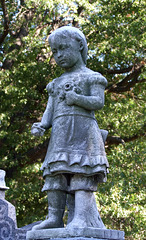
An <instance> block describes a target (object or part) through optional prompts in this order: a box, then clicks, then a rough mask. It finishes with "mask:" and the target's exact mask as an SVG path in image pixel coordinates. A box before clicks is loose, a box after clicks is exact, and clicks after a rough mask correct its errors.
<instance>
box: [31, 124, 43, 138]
mask: <svg viewBox="0 0 146 240" xmlns="http://www.w3.org/2000/svg"><path fill="white" fill-rule="evenodd" d="M44 132H45V129H44V128H43V127H42V126H41V123H40V122H38V123H34V124H33V125H32V127H31V134H32V135H34V136H43V135H44Z"/></svg>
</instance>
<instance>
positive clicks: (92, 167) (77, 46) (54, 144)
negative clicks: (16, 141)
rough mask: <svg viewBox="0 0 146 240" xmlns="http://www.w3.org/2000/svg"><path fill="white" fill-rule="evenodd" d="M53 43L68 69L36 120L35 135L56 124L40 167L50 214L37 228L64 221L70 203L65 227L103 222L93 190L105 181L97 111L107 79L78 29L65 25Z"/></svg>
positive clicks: (52, 84)
mask: <svg viewBox="0 0 146 240" xmlns="http://www.w3.org/2000/svg"><path fill="white" fill-rule="evenodd" d="M49 44H50V46H51V50H52V52H53V55H54V59H55V61H56V63H57V64H58V65H59V66H60V67H61V68H63V69H64V70H65V72H64V73H63V74H62V75H61V76H60V77H58V78H56V79H54V80H53V81H52V82H50V83H49V84H48V85H47V91H48V94H49V100H48V104H47V107H46V110H45V112H44V114H43V117H42V120H41V122H39V123H34V124H33V126H32V134H33V135H35V136H40V135H43V133H44V131H45V130H46V129H49V128H51V127H52V131H51V138H50V142H49V146H48V150H47V153H46V157H45V160H44V163H43V165H42V167H41V170H43V176H44V179H45V184H44V186H43V189H42V191H47V195H48V205H49V208H48V211H49V215H48V218H47V219H46V220H44V221H42V222H41V223H40V224H39V225H37V226H35V227H34V228H33V230H34V229H35V230H39V229H46V228H60V227H63V226H64V224H63V214H64V210H65V205H66V204H67V206H68V209H69V214H68V222H67V228H75V227H80V228H85V227H95V228H105V226H104V224H103V222H102V220H101V218H100V216H99V213H98V210H97V207H96V202H95V197H94V193H93V192H95V191H97V184H98V183H100V182H105V181H106V176H107V172H108V167H109V165H108V161H107V158H106V154H105V149H104V141H105V139H106V135H107V131H105V130H100V129H99V127H98V124H97V121H96V119H95V116H94V111H95V110H99V109H101V108H102V107H103V105H104V90H105V87H106V85H107V80H106V79H105V78H104V77H103V76H102V75H101V74H100V73H98V72H94V71H92V70H90V69H88V68H87V67H86V59H87V51H88V48H87V43H86V39H85V36H84V35H83V33H82V32H81V31H80V30H79V29H77V28H74V27H69V26H65V27H61V28H59V29H57V30H55V31H54V32H53V33H52V34H51V35H50V37H49ZM66 196H67V199H66Z"/></svg>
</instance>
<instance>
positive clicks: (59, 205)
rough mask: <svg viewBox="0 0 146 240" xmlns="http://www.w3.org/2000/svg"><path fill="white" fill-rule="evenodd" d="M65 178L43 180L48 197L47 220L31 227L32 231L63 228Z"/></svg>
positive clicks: (57, 177) (59, 176) (56, 177)
mask: <svg viewBox="0 0 146 240" xmlns="http://www.w3.org/2000/svg"><path fill="white" fill-rule="evenodd" d="M66 186H67V184H66V178H65V177H64V176H62V175H58V176H54V177H50V176H47V177H46V179H45V185H44V187H43V190H44V191H47V196H48V218H47V219H46V220H44V221H43V222H41V223H40V224H39V225H36V226H34V227H33V229H32V230H39V229H47V228H61V227H64V224H63V215H64V211H65V205H66V191H65V188H66Z"/></svg>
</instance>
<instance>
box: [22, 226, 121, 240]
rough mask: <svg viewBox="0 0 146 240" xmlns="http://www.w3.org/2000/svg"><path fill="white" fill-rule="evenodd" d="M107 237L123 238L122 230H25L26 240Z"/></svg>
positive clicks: (114, 239)
mask: <svg viewBox="0 0 146 240" xmlns="http://www.w3.org/2000/svg"><path fill="white" fill-rule="evenodd" d="M86 238H87V239H89V238H90V239H91V238H92V239H93V240H94V239H108V240H124V232H122V231H118V230H110V229H96V228H74V229H67V228H57V229H45V230H35V231H33V230H32V231H28V232H27V237H26V239H27V240H36V239H40V240H46V239H86Z"/></svg>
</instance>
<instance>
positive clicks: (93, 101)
mask: <svg viewBox="0 0 146 240" xmlns="http://www.w3.org/2000/svg"><path fill="white" fill-rule="evenodd" d="M104 89H105V88H104V86H102V85H100V84H96V85H95V84H93V85H92V86H91V87H90V95H89V96H84V95H80V94H77V93H75V92H73V91H71V92H68V93H67V95H66V101H67V104H68V105H77V106H79V107H82V108H85V109H87V110H91V111H95V110H98V109H101V108H102V107H103V106H104Z"/></svg>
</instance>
